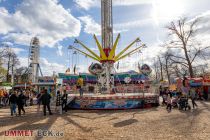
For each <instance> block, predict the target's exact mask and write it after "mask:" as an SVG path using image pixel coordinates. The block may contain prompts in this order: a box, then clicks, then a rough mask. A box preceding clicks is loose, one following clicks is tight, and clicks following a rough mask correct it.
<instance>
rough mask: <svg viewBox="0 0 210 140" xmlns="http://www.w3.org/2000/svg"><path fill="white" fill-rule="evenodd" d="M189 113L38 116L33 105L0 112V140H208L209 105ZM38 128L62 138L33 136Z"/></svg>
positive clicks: (77, 112) (162, 110) (73, 112)
mask: <svg viewBox="0 0 210 140" xmlns="http://www.w3.org/2000/svg"><path fill="white" fill-rule="evenodd" d="M198 105H199V108H197V109H195V110H191V111H179V110H177V109H173V110H172V112H170V113H168V112H167V111H166V110H165V107H162V106H160V107H158V108H152V109H147V110H136V109H135V110H119V111H82V110H71V111H68V113H65V114H63V115H59V114H58V113H54V115H53V116H42V114H41V112H40V113H37V110H36V106H33V107H27V108H26V111H27V114H26V115H25V116H22V117H10V114H9V113H8V112H9V109H8V108H3V109H0V139H1V140H4V139H18V140H22V139H26V140H28V139H38V140H39V139H49V140H52V139H66V140H101V139H105V140H150V139H151V140H152V139H156V140H157V139H161V140H162V139H167V140H171V139H172V140H179V139H180V140H185V139H186V140H200V139H203V140H208V139H210V102H198ZM38 129H43V130H44V129H49V130H53V131H54V132H63V133H64V136H63V137H57V138H56V137H37V130H38ZM6 130H33V136H32V137H6V136H4V133H5V131H6Z"/></svg>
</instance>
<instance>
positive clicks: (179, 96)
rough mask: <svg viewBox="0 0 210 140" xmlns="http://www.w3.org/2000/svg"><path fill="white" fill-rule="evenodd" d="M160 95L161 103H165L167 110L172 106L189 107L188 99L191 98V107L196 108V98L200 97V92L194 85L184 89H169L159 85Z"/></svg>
mask: <svg viewBox="0 0 210 140" xmlns="http://www.w3.org/2000/svg"><path fill="white" fill-rule="evenodd" d="M159 91H160V97H162V105H166V110H168V111H169V112H170V111H171V110H172V108H176V107H178V108H179V109H185V110H186V109H189V110H190V109H191V106H190V105H189V102H188V100H189V99H191V101H192V107H193V109H195V108H197V107H198V105H197V103H196V100H197V99H202V97H201V94H200V93H199V92H198V90H196V88H194V87H190V88H188V90H186V91H176V90H173V91H172V90H169V88H162V87H161V86H160V90H159Z"/></svg>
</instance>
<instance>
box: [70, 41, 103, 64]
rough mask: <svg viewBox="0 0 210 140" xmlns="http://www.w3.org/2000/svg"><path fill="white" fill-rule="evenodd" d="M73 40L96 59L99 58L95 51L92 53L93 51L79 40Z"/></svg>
mask: <svg viewBox="0 0 210 140" xmlns="http://www.w3.org/2000/svg"><path fill="white" fill-rule="evenodd" d="M74 42H75V43H78V44H80V45H81V46H82V47H83V48H85V49H86V50H87V51H88V52H90V53H91V54H92V55H94V56H95V57H96V58H97V59H98V60H100V57H99V56H98V55H97V54H96V53H94V52H93V51H91V50H90V49H89V48H88V47H87V46H85V45H84V44H83V43H82V42H81V41H79V40H77V39H75V41H74Z"/></svg>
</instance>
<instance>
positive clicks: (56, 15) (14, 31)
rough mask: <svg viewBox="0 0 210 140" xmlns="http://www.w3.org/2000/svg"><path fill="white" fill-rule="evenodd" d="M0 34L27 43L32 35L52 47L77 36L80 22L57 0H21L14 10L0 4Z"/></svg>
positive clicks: (8, 38)
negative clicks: (11, 11) (9, 10)
mask: <svg viewBox="0 0 210 140" xmlns="http://www.w3.org/2000/svg"><path fill="white" fill-rule="evenodd" d="M0 27H1V28H0V34H2V35H3V38H4V39H6V40H11V41H15V43H18V44H29V43H30V39H31V38H32V37H33V36H37V37H39V39H40V41H41V45H42V46H43V45H46V46H49V47H52V46H53V45H54V44H56V43H57V42H58V41H61V40H63V39H65V38H67V37H77V36H79V33H80V28H81V25H80V21H79V20H77V19H76V18H75V17H73V16H72V15H71V13H70V12H69V10H66V9H64V8H63V6H62V5H61V4H59V3H58V1H57V0H36V1H34V0H23V2H22V3H21V4H20V5H18V6H17V8H16V9H15V12H14V13H9V12H8V11H7V9H5V8H3V7H0Z"/></svg>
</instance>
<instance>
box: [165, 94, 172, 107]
mask: <svg viewBox="0 0 210 140" xmlns="http://www.w3.org/2000/svg"><path fill="white" fill-rule="evenodd" d="M171 100H172V99H171V96H170V94H168V97H167V107H166V109H167V110H168V111H171V103H172V101H171Z"/></svg>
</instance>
